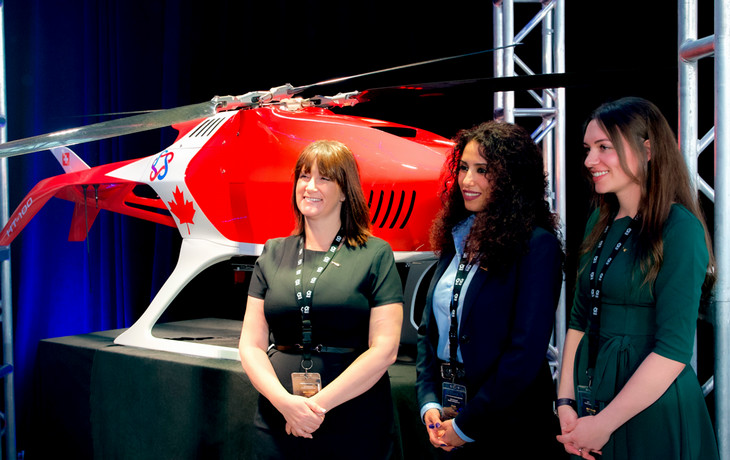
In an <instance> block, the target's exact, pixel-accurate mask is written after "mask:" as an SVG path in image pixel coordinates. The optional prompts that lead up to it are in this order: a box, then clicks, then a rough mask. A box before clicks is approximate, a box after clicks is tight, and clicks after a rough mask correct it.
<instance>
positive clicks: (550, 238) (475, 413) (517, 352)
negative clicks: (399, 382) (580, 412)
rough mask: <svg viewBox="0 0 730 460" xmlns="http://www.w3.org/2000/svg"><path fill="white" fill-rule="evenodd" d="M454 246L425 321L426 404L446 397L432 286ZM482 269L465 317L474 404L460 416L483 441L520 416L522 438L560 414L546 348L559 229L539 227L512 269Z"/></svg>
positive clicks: (421, 332)
mask: <svg viewBox="0 0 730 460" xmlns="http://www.w3.org/2000/svg"><path fill="white" fill-rule="evenodd" d="M454 254H455V251H450V252H449V253H444V254H442V255H441V257H440V259H439V261H438V265H437V267H436V272H435V273H434V276H433V279H432V280H431V284H430V287H429V291H428V296H427V298H426V305H425V308H424V311H423V318H422V320H421V325H420V327H419V328H418V358H417V362H416V364H417V367H416V370H417V373H418V378H417V381H416V389H417V392H418V402H419V407H423V405H424V404H426V403H429V402H436V403H439V404H440V403H441V380H440V364H439V358H438V356H437V354H436V346H437V343H438V328H437V326H436V321H435V320H434V316H433V305H432V303H433V291H434V288H435V286H436V283H437V282H438V280H439V279H440V278H441V276H442V275H443V273H444V271H445V270H446V268H447V267H448V266H449V263H450V262H451V260H452V258H453V257H454ZM477 270H478V271H477V272H476V273H475V274H474V276H473V278H472V280H471V282H470V283H469V286H468V289H467V292H466V297H465V298H464V306H463V311H462V316H461V321H460V324H459V333H458V340H459V346H460V348H461V355H462V359H463V361H464V370H465V373H466V375H465V378H464V382H463V383H464V384H465V385H466V387H467V404H466V406H465V407H464V408H463V409H462V410H461V411H460V412H459V415H458V416H457V417H456V424H457V425H458V426H459V428H460V429H461V430H462V431H463V432H464V434H466V435H467V436H469V437H470V438H472V439H474V440H477V441H479V440H481V439H488V438H490V437H491V436H493V435H495V434H497V433H500V432H502V433H505V432H509V430H510V427H509V425H511V424H512V423H519V424H520V427H519V428H518V432H521V435H520V436H521V437H520V438H519V439H521V440H522V441H521V442H522V443H524V442H525V440H526V439H525V436H524V435H525V428H529V426H530V424H531V422H536V421H537V420H538V419H541V420H543V421H545V417H552V418H553V419H554V418H555V416H554V415H553V414H552V400H553V398H554V397H555V396H554V395H555V388H554V385H553V381H552V377H551V375H550V371H549V366H548V364H547V357H546V356H547V349H548V344H549V341H550V335H551V333H552V329H553V324H554V322H555V310H556V308H557V304H558V301H559V299H560V291H561V285H562V279H563V272H562V251H561V245H560V242H559V240H558V239H557V238H556V237H555V236H554V235H553V234H551V233H549V232H548V231H546V230H544V229H542V228H537V229H536V230H534V231H533V233H532V236H531V239H530V242H529V250H528V252H527V254H525V255H524V256H523V257H521V258H520V259H519V260H518V261H517V263H515V264H513V266H512V267H511V268H509V269H508V271H507V272H506V273H504V274H502V275H493V274H491V273H490V272H489V271H487V270H484V269H482V268H478V269H477ZM536 410H537V411H538V413H539V414H540V415H539V417H536V412H535V411H536ZM545 414H548V415H545ZM526 420H527V423H526ZM538 425H540V424H539V423H538ZM540 426H542V425H540ZM536 429H540V428H536ZM542 429H547V427H544V428H542ZM528 437H529V436H528ZM553 440H554V438H553ZM495 441H496V440H495ZM522 445H524V444H522Z"/></svg>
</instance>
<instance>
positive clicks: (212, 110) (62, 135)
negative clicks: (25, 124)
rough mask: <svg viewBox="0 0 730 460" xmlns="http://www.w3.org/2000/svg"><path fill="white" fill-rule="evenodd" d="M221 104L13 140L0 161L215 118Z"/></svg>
mask: <svg viewBox="0 0 730 460" xmlns="http://www.w3.org/2000/svg"><path fill="white" fill-rule="evenodd" d="M220 105H221V102H220V101H216V100H212V101H207V102H201V103H198V104H191V105H185V106H182V107H176V108H174V109H167V110H160V111H157V112H151V113H145V114H141V115H135V116H132V117H126V118H119V119H117V120H110V121H104V122H101V123H95V124H92V125H86V126H81V127H79V128H71V129H65V130H62V131H56V132H54V133H49V134H41V135H38V136H34V137H28V138H25V139H19V140H16V141H10V142H6V143H4V144H0V158H1V157H11V156H15V155H23V154H26V153H32V152H38V151H41V150H47V149H50V148H53V147H65V146H68V145H75V144H81V143H84V142H90V141H96V140H100V139H107V138H110V137H116V136H122V135H124V134H132V133H138V132H141V131H149V130H151V129H157V128H164V127H166V126H170V125H173V124H176V123H182V122H185V121H190V120H197V119H199V118H206V117H209V116H212V115H215V114H216V109H217V108H218V107H219V106H220Z"/></svg>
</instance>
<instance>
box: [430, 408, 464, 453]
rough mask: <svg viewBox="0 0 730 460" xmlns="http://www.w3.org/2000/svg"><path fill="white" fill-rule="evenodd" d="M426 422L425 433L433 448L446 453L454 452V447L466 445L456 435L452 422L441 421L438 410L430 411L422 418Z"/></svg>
mask: <svg viewBox="0 0 730 460" xmlns="http://www.w3.org/2000/svg"><path fill="white" fill-rule="evenodd" d="M423 420H424V422H426V431H427V432H428V440H429V441H430V442H431V444H433V446H434V447H437V448H439V449H443V450H445V451H446V452H450V451H452V450H454V449H455V448H456V447H459V446H462V445H464V444H466V442H465V441H464V440H463V439H461V438H460V437H459V435H458V434H456V431H454V426H453V422H452V420H446V421H444V422H442V421H441V413H440V412H439V411H438V409H430V410H428V411H427V412H426V414H424V416H423Z"/></svg>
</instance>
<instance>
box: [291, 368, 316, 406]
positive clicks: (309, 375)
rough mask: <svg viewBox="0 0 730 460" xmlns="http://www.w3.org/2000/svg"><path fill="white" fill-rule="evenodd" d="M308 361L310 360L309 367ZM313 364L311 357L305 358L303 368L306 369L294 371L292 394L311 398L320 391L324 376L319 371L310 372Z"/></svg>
mask: <svg viewBox="0 0 730 460" xmlns="http://www.w3.org/2000/svg"><path fill="white" fill-rule="evenodd" d="M307 361H309V367H307V366H306V365H305V362H307ZM312 365H313V363H312V360H311V359H303V360H302V369H304V372H292V374H291V383H292V394H294V395H295V396H304V397H305V398H309V397H312V396H314V395H316V394H317V393H319V391H320V390H321V389H322V377H321V376H320V375H319V372H309V369H311V368H312Z"/></svg>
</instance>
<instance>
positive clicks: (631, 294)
mask: <svg viewBox="0 0 730 460" xmlns="http://www.w3.org/2000/svg"><path fill="white" fill-rule="evenodd" d="M597 218H598V213H597V212H595V213H594V214H593V215H592V216H591V218H590V219H589V222H588V227H587V228H588V230H590V229H591V228H592V226H593V225H595V223H596V220H597ZM630 222H631V218H629V217H626V218H623V219H618V220H616V221H615V222H614V224H613V225H612V226H611V230H610V232H609V234H608V236H607V238H606V245H605V248H606V249H605V250H604V251H602V254H601V258H600V260H599V262H598V263H599V265H598V266H599V267H601V266H602V265H603V263H604V262H605V259H606V258H607V257H608V256H609V253H610V252H611V251H610V250H609V249H610V248H612V247H614V245H615V244H616V243H617V242H618V240H619V237H620V236H621V234H622V233H623V232H624V231H625V230H626V228H627V227H628V225H629V223H630ZM587 233H588V231H587V232H586V234H587ZM663 243H664V263H663V265H662V268H661V270H660V271H659V274H658V276H657V278H656V281H655V282H654V283H652V284H651V285H644V286H642V285H641V284H642V281H641V280H642V277H641V275H640V273H639V268H638V261H636V259H635V258H634V257H633V255H634V254H635V244H636V240H635V237H634V236H632V237H631V238H629V240H628V241H627V243H626V246H625V247H624V249H623V250H622V251H621V252H620V253H619V254H618V255H617V256H616V259H615V260H614V261H613V262H612V264H611V266H610V267H609V269H608V271H607V272H606V275H605V277H604V280H603V290H602V303H601V322H600V326H601V329H600V343H599V354H598V358H597V363H596V369H595V374H594V375H595V377H594V382H593V394H594V397H595V399H596V400H597V401H599V402H600V403H603V404H604V405H605V404H608V403H609V402H610V401H611V400H612V399H613V398H614V396H615V395H616V394H618V392H619V391H620V390H621V389H622V388H623V386H624V384H625V383H626V382H627V381H628V380H629V378H630V377H631V376H632V374H633V373H634V371H635V370H636V369H637V367H638V366H639V365H640V364H641V363H642V361H643V360H644V358H646V356H647V355H648V354H649V353H651V352H654V353H657V354H659V355H661V356H663V357H665V358H669V359H672V360H675V361H678V362H682V363H685V364H686V366H685V368H684V370H683V371H682V373H681V374H680V375H679V377H677V379H676V380H675V381H674V382H673V383H672V385H671V386H670V387H669V389H668V390H667V391H666V392H665V393H664V394H663V395H662V396H661V397H660V398H659V399H658V400H657V401H656V402H655V403H654V404H652V405H651V406H649V407H648V408H647V409H645V410H644V411H642V412H641V413H639V414H637V415H636V416H635V417H633V418H632V419H631V420H629V421H628V422H626V423H625V424H624V425H623V426H621V427H620V428H619V429H618V430H616V431H615V432H614V433H613V435H612V436H611V438H610V440H609V441H608V443H607V444H606V445H605V446H604V448H603V449H602V450H603V457H602V458H603V459H604V460H612V459H621V460H626V459H636V460H644V459H650V458H656V459H662V460H669V459H683V460H684V459H687V460H688V459H702V460H705V459H716V458H718V450H717V442H716V440H715V434H714V430H713V427H712V424H711V421H710V417H709V414H708V411H707V405H706V403H705V400H704V397H703V395H702V390H701V388H700V385H699V382H698V379H697V376H696V375H695V372H694V371H693V369H692V367H691V366H690V365H689V362H690V358H691V357H692V352H693V342H694V334H695V328H696V324H697V312H698V308H699V302H700V294H701V287H702V283H703V280H704V278H705V273H706V268H707V263H708V252H707V247H706V245H705V236H704V230H703V228H702V225H701V223H700V222H699V221H698V220H697V218H695V217H694V216H693V215H692V214H691V213H690V212H689V211H688V210H687V209H686V208H684V207H683V206H681V205H676V204H675V205H673V206H672V209H671V212H670V214H669V218H668V219H667V222H666V223H665V224H664V231H663ZM589 257H591V258H592V257H593V253H591V254H590V255H586V256H584V257H583V258H582V260H581V265H580V266H581V267H583V266H584V264H585V263H586V261H587V260H590V259H589ZM589 271H590V267H589V266H588V267H586V268H585V269H583V270H582V272H581V273H580V274H579V277H578V281H577V287H576V295H575V300H574V304H573V310H572V314H571V319H570V324H569V327H570V328H571V329H577V330H580V331H585V332H586V335H585V336H584V337H583V340H582V341H581V343H580V345H579V346H578V352H577V354H576V360H575V367H574V372H575V374H574V379H575V380H574V381H575V382H576V385H579V384H582V385H585V384H586V383H587V378H586V369H587V367H588V354H587V351H588V346H587V345H588V333H587V332H588V317H589V311H588V306H589V304H590V298H589V289H590V288H589V281H588V276H589V275H588V272H589Z"/></svg>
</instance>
